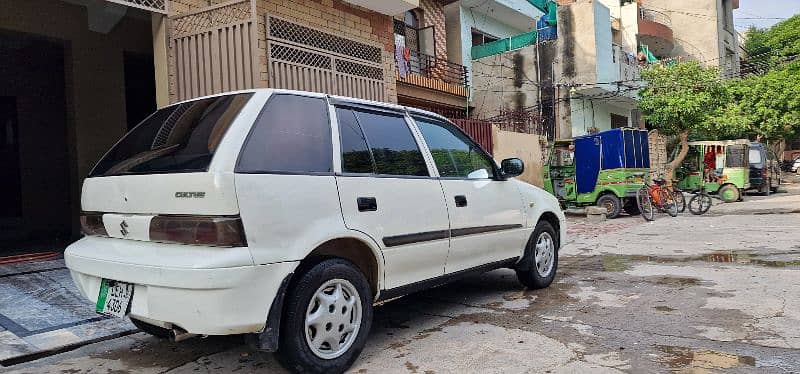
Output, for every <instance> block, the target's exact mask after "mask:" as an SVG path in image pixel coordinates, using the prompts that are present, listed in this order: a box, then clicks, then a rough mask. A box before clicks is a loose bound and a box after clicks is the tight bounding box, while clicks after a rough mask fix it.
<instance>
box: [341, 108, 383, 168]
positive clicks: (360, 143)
mask: <svg viewBox="0 0 800 374" xmlns="http://www.w3.org/2000/svg"><path fill="white" fill-rule="evenodd" d="M336 118H337V119H338V121H339V138H340V139H341V142H342V171H343V172H345V173H368V174H371V173H374V172H375V166H374V164H373V161H372V154H371V153H370V151H369V147H368V146H367V139H366V138H365V137H364V133H363V132H362V131H361V127H360V126H359V125H358V121H357V120H356V115H355V113H353V111H352V110H350V109H346V108H336Z"/></svg>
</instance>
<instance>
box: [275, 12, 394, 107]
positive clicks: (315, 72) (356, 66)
mask: <svg viewBox="0 0 800 374" xmlns="http://www.w3.org/2000/svg"><path fill="white" fill-rule="evenodd" d="M266 24H267V27H266V30H267V60H268V69H267V70H268V71H269V86H270V87H273V88H285V89H292V90H303V91H315V92H324V93H329V94H334V95H342V96H350V97H357V98H361V99H367V100H376V101H386V90H385V82H384V76H385V75H384V74H385V72H384V69H383V64H382V48H381V47H380V46H378V45H369V44H365V43H361V42H356V41H353V40H351V39H347V38H344V37H341V36H337V35H333V34H330V33H327V32H323V31H320V30H317V29H314V28H311V27H307V26H303V25H300V24H297V23H294V22H289V21H286V20H284V19H281V18H278V17H275V16H271V15H268V16H266Z"/></svg>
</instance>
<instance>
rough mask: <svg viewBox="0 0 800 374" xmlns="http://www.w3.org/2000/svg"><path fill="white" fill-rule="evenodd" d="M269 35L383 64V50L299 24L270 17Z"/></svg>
mask: <svg viewBox="0 0 800 374" xmlns="http://www.w3.org/2000/svg"><path fill="white" fill-rule="evenodd" d="M269 34H270V36H271V37H273V38H278V39H284V40H286V41H290V42H293V43H298V44H303V45H308V46H311V47H315V48H319V49H322V50H326V51H330V52H334V53H339V54H342V55H345V56H349V57H353V58H357V59H360V60H366V61H371V62H375V63H380V62H381V49H380V48H378V47H374V46H370V45H367V44H364V43H359V42H356V41H353V40H350V39H346V38H343V37H339V36H336V35H332V34H329V33H326V32H322V31H319V30H315V29H312V28H309V27H305V26H301V25H299V24H296V23H293V22H289V21H284V20H282V19H280V18H275V17H269Z"/></svg>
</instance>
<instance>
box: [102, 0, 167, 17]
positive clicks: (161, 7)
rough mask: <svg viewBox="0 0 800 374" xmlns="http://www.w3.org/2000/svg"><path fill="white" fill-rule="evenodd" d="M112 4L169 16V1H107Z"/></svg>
mask: <svg viewBox="0 0 800 374" xmlns="http://www.w3.org/2000/svg"><path fill="white" fill-rule="evenodd" d="M106 1H108V2H111V3H117V4H120V5H125V6H129V7H132V8H139V9H144V10H146V11H148V12H154V13H162V14H167V0H106Z"/></svg>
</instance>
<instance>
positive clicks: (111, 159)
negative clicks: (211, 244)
mask: <svg viewBox="0 0 800 374" xmlns="http://www.w3.org/2000/svg"><path fill="white" fill-rule="evenodd" d="M251 97H252V94H249V93H247V94H236V95H226V96H218V97H211V98H207V99H200V100H195V101H190V102H187V103H182V104H176V105H172V106H168V107H166V108H163V109H159V110H158V111H156V112H155V113H153V114H152V115H151V116H150V117H147V118H146V119H145V120H144V121H142V123H140V124H139V125H138V126H136V127H135V128H134V129H133V130H131V131H130V132H129V133H128V134H127V135H125V137H123V138H122V140H120V141H119V142H118V143H117V144H116V145H115V146H114V147H113V148H112V149H111V150H110V151H108V153H106V155H105V156H103V158H102V159H101V160H100V162H98V163H97V165H96V166H95V167H94V170H92V172H91V173H90V174H89V176H90V177H101V176H111V175H131V174H158V173H188V172H202V171H207V170H208V165H209V164H210V163H211V159H212V157H213V156H214V152H215V151H216V149H217V146H218V145H219V143H220V141H221V140H222V137H223V135H225V132H226V131H227V130H228V127H230V125H231V123H233V120H234V119H236V116H237V115H238V114H239V112H240V111H241V110H242V107H244V105H245V104H247V102H248V100H250V98H251Z"/></svg>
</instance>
